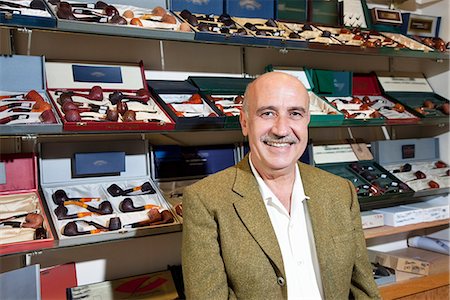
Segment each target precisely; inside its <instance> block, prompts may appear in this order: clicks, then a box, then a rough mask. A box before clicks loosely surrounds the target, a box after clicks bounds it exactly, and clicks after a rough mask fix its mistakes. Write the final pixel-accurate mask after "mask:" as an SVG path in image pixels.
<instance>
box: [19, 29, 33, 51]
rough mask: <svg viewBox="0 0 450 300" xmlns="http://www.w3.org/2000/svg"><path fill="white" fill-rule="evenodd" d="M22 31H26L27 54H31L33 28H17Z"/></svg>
mask: <svg viewBox="0 0 450 300" xmlns="http://www.w3.org/2000/svg"><path fill="white" fill-rule="evenodd" d="M17 30H18V31H20V32H23V33H26V34H27V35H28V36H27V55H28V56H30V55H31V38H32V35H33V30H31V29H28V28H18V29H17Z"/></svg>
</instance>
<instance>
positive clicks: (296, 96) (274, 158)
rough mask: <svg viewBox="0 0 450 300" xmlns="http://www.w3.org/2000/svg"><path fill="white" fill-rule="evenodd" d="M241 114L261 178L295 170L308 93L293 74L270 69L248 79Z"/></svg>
mask: <svg viewBox="0 0 450 300" xmlns="http://www.w3.org/2000/svg"><path fill="white" fill-rule="evenodd" d="M244 103H245V104H244V111H243V113H241V115H240V122H241V127H242V133H243V134H244V136H248V139H249V143H250V149H251V158H252V163H253V165H254V166H255V168H256V169H257V170H258V172H259V173H260V175H261V176H262V177H263V178H265V177H266V178H267V177H276V176H279V175H286V174H294V173H293V172H294V171H295V164H296V162H297V160H298V159H299V158H300V156H301V155H302V153H303V151H305V148H306V145H307V142H308V123H309V117H310V116H309V96H308V92H307V91H306V89H305V87H304V86H303V84H302V83H301V82H300V81H299V80H298V79H296V78H295V77H293V76H290V75H287V74H284V73H279V72H271V73H266V74H264V75H261V76H260V77H258V78H257V79H256V80H255V81H254V82H253V83H251V84H250V85H249V86H248V88H247V91H246V94H245V96H244Z"/></svg>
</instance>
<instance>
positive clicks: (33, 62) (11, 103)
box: [0, 55, 62, 135]
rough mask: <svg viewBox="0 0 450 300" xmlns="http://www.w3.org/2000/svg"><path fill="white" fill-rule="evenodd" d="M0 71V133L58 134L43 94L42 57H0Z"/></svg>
mask: <svg viewBox="0 0 450 300" xmlns="http://www.w3.org/2000/svg"><path fill="white" fill-rule="evenodd" d="M0 70H1V72H0V133H1V134H2V135H3V134H33V133H60V132H61V131H62V124H61V122H60V120H59V119H58V117H57V114H56V111H55V108H54V107H53V105H51V104H50V103H51V101H50V100H49V97H48V95H47V93H46V91H45V89H46V82H45V66H44V57H42V56H23V55H12V56H1V57H0ZM31 91H35V92H37V94H38V95H39V96H40V97H41V98H42V99H43V101H44V102H43V103H42V104H40V102H39V101H42V99H40V98H39V96H37V94H30V96H27V95H28V93H30V92H31ZM9 95H11V96H9ZM13 95H17V96H16V97H14V96H13ZM8 97H11V98H9V99H8ZM36 99H39V100H38V101H36ZM44 109H45V111H44Z"/></svg>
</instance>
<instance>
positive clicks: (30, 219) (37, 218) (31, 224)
mask: <svg viewBox="0 0 450 300" xmlns="http://www.w3.org/2000/svg"><path fill="white" fill-rule="evenodd" d="M23 216H24V215H21V216H16V217H15V219H16V218H19V217H23ZM43 223H44V218H43V217H42V216H41V215H40V214H38V213H28V214H26V217H25V222H19V221H3V222H0V225H6V226H12V227H14V228H34V229H37V228H39V227H42V224H43Z"/></svg>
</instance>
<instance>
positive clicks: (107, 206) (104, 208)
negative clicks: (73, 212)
mask: <svg viewBox="0 0 450 300" xmlns="http://www.w3.org/2000/svg"><path fill="white" fill-rule="evenodd" d="M63 205H64V206H65V205H76V206H79V207H82V208H86V209H87V210H88V211H90V212H93V213H95V214H98V215H109V214H112V213H113V208H112V205H111V202H109V201H103V202H102V203H100V204H99V206H98V208H97V207H93V206H90V205H87V204H86V203H83V202H80V201H64V202H63Z"/></svg>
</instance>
